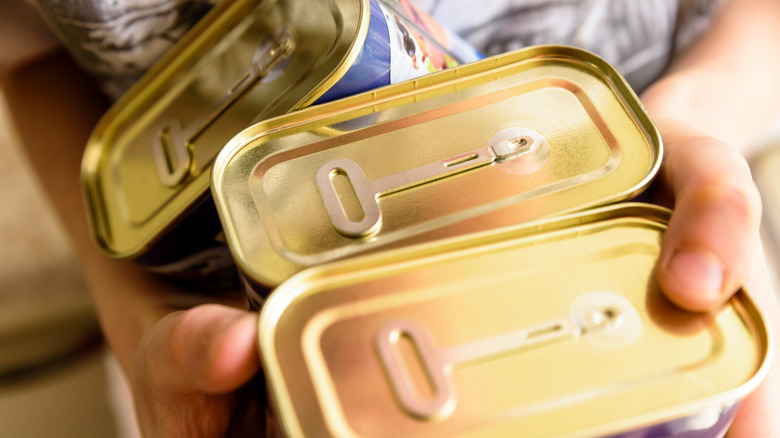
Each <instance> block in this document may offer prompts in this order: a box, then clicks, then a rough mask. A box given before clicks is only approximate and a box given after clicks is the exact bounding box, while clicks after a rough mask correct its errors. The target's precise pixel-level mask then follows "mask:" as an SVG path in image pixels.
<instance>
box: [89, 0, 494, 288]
mask: <svg viewBox="0 0 780 438" xmlns="http://www.w3.org/2000/svg"><path fill="white" fill-rule="evenodd" d="M432 35H433V36H432ZM478 58H479V54H478V53H477V52H476V51H474V50H473V49H472V48H471V47H470V46H468V45H467V44H466V43H465V42H463V40H460V39H459V38H457V37H456V36H455V35H454V34H452V33H450V32H448V31H446V30H445V29H443V28H441V27H440V26H438V25H437V24H436V23H434V22H432V21H431V20H430V19H429V18H428V17H427V16H425V15H424V13H422V12H420V11H418V10H416V9H415V8H414V6H413V5H412V4H411V3H410V2H409V1H408V0H339V1H333V0H318V1H305V0H224V1H220V2H219V3H218V4H217V6H215V7H214V9H213V10H212V11H211V12H209V13H208V14H207V15H206V16H205V17H204V18H203V19H202V20H201V21H200V22H199V23H198V24H197V25H196V26H195V27H194V28H193V29H192V30H191V31H190V32H188V33H187V34H186V35H185V37H184V38H183V39H182V40H181V41H180V42H179V43H178V44H177V45H176V46H174V47H173V49H172V50H171V51H170V52H169V53H167V54H166V55H165V56H164V57H163V58H162V59H161V60H160V61H159V62H158V63H157V64H155V66H154V67H153V68H152V69H151V70H150V71H149V72H148V73H147V74H146V75H144V77H143V78H142V79H141V80H140V81H139V82H138V83H137V84H135V85H134V86H133V88H132V89H131V90H130V91H128V92H127V93H126V94H125V95H124V96H123V97H122V98H121V99H120V100H119V101H118V102H117V103H116V104H115V105H114V106H113V107H112V108H111V109H110V110H109V111H108V113H107V114H106V115H105V116H104V117H103V119H102V120H101V121H100V123H99V125H98V126H97V127H96V129H95V131H94V133H93V135H92V138H91V139H90V142H89V145H88V146H87V150H86V152H85V155H84V161H83V169H82V178H83V185H84V192H85V197H86V202H87V207H88V210H89V216H90V219H91V225H92V230H93V235H94V238H95V240H96V242H97V244H98V246H99V247H100V248H101V249H102V250H103V252H105V253H106V254H107V255H109V256H111V257H116V258H130V259H133V260H134V261H136V262H138V263H140V264H141V265H144V266H146V267H148V268H149V269H151V270H153V271H155V272H158V273H161V274H164V275H167V276H170V277H172V278H175V279H177V280H179V281H182V282H184V283H186V284H188V285H190V286H193V287H197V288H201V289H203V288H205V289H212V290H220V289H224V288H229V287H235V286H237V284H238V282H237V276H236V275H235V268H234V265H233V263H232V261H231V259H230V253H229V251H228V249H227V247H226V246H225V245H224V239H223V238H222V236H221V228H220V224H219V219H218V217H217V213H216V210H215V209H214V204H213V202H212V200H211V198H210V193H209V178H210V174H211V166H212V164H213V162H214V158H215V157H216V156H217V154H218V153H219V151H220V150H221V149H222V147H223V146H224V145H225V144H226V143H227V142H228V140H230V139H231V138H232V137H233V136H234V135H236V134H237V133H238V132H240V131H241V130H243V129H244V128H246V127H248V126H250V125H252V124H253V123H256V122H260V121H262V120H266V119H268V118H270V117H273V116H277V115H280V114H284V113H287V112H290V111H293V110H296V109H299V108H303V107H306V106H308V105H311V104H314V103H321V102H324V101H328V100H334V99H338V98H341V97H343V96H346V95H349V94H354V93H358V92H361V91H366V90H369V89H372V88H375V87H379V86H383V85H388V84H390V83H395V82H399V81H403V80H406V79H410V78H413V77H417V76H421V75H423V74H427V73H429V72H431V71H436V70H441V69H444V68H449V67H452V66H455V65H457V64H459V63H462V62H468V61H473V60H476V59H478Z"/></svg>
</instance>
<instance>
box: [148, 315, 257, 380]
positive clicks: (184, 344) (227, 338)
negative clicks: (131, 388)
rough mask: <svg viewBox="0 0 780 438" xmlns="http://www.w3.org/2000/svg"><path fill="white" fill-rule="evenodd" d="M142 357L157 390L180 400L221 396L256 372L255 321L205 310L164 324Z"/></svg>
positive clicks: (173, 317)
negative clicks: (201, 395) (200, 395)
mask: <svg viewBox="0 0 780 438" xmlns="http://www.w3.org/2000/svg"><path fill="white" fill-rule="evenodd" d="M142 357H145V360H146V362H147V367H148V369H149V376H150V378H151V379H153V380H154V383H155V385H156V386H158V387H161V388H163V389H164V390H167V391H171V392H177V393H180V394H187V393H195V392H202V393H206V394H224V393H227V392H230V391H233V390H235V389H237V388H239V387H240V386H241V385H243V384H244V383H246V382H247V381H249V379H250V378H251V377H252V376H253V375H254V374H255V373H257V371H258V370H259V368H260V362H259V355H258V349H257V315H256V314H254V313H249V312H246V311H243V310H240V309H236V308H233V307H227V306H222V305H218V304H205V305H201V306H198V307H194V308H192V309H189V310H187V311H182V312H175V313H172V314H170V315H168V316H166V317H165V318H163V319H162V320H161V321H160V322H159V323H158V324H157V325H156V326H155V328H154V331H153V332H152V334H151V335H150V337H149V341H148V343H147V351H146V354H144V355H143V356H142Z"/></svg>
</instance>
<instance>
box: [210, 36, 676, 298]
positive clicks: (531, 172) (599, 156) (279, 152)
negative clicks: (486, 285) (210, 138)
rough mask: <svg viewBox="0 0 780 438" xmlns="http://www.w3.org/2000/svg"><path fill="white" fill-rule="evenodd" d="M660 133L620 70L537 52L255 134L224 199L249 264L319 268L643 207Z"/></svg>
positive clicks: (232, 146)
mask: <svg viewBox="0 0 780 438" xmlns="http://www.w3.org/2000/svg"><path fill="white" fill-rule="evenodd" d="M661 154H662V151H661V140H660V136H659V134H658V132H657V130H656V128H655V126H654V125H653V123H652V122H651V120H650V118H649V117H648V115H647V113H646V112H645V110H644V108H643V107H642V105H641V104H640V103H639V100H638V98H637V97H636V95H635V94H634V93H633V92H632V91H631V89H630V88H629V87H628V85H627V84H626V82H625V81H624V80H623V78H622V77H621V76H620V75H619V73H618V72H617V71H616V70H615V69H614V68H613V67H611V66H610V65H608V64H607V63H606V62H605V61H603V60H602V59H601V58H599V57H597V56H595V55H593V54H591V53H589V52H586V51H583V50H580V49H575V48H572V47H563V46H537V47H532V48H527V49H523V50H520V51H516V52H512V53H507V54H504V55H499V56H497V57H494V58H490V59H486V60H483V61H479V62H475V63H471V64H467V65H463V66H459V67H456V68H453V69H449V70H444V71H442V72H438V73H434V74H431V75H429V76H426V77H423V78H420V79H417V80H415V81H411V82H405V83H400V84H396V85H393V86H390V87H385V88H382V89H379V90H377V91H375V92H372V93H366V94H363V95H359V96H353V97H351V98H347V99H344V100H341V101H337V102H332V103H330V104H326V105H321V106H318V107H313V108H308V109H304V110H302V111H298V112H296V113H292V114H288V115H285V116H282V117H279V118H276V119H273V120H269V121H266V122H262V123H259V124H256V125H254V126H252V127H250V128H248V129H247V130H245V131H243V132H242V133H241V134H239V135H238V136H236V137H235V138H234V139H233V140H231V143H229V144H228V145H227V146H226V147H225V149H224V150H223V151H222V153H221V154H220V156H219V157H218V158H217V161H216V162H215V166H214V174H213V175H214V176H213V183H212V193H213V194H214V198H215V201H216V203H217V208H218V210H219V212H220V216H221V219H222V223H223V226H224V228H225V230H226V235H227V240H228V244H229V245H230V246H231V249H232V251H233V253H234V257H235V258H236V260H237V263H238V264H239V266H240V267H241V268H242V269H243V271H244V273H245V274H247V275H248V276H249V277H250V278H251V279H252V280H253V281H255V282H257V283H260V284H264V285H266V286H276V285H278V284H280V283H281V282H282V281H284V280H285V279H286V278H288V277H289V276H291V275H292V274H294V273H295V272H298V271H300V270H301V269H304V268H306V267H308V266H314V265H318V264H322V263H326V262H330V261H333V260H336V259H340V258H343V257H347V256H352V255H356V254H359V253H365V252H370V251H376V250H380V249H388V248H393V247H399V246H403V245H407V244H409V243H413V242H420V241H429V240H434V239H439V238H442V237H447V236H452V235H456V234H461V233H464V232H473V231H480V230H485V229H489V228H496V227H501V226H507V225H512V224H515V223H518V222H524V221H529V220H532V219H535V218H539V217H547V216H552V215H557V214H562V213H565V212H570V211H576V210H581V209H585V208H590V207H593V206H597V205H602V204H607V203H611V202H616V201H620V200H624V199H627V198H630V197H632V196H634V195H636V194H637V193H639V192H641V191H642V190H643V189H644V188H645V187H646V186H647V185H648V184H649V182H650V181H651V179H652V177H653V176H654V175H655V173H656V171H657V169H658V167H659V165H660V159H661Z"/></svg>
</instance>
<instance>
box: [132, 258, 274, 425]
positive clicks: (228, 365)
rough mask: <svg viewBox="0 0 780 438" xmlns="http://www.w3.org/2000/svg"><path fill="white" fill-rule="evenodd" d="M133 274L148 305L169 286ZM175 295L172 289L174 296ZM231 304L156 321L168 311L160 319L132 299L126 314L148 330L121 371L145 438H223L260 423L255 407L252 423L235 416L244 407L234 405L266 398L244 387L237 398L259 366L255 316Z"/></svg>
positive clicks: (207, 306)
mask: <svg viewBox="0 0 780 438" xmlns="http://www.w3.org/2000/svg"><path fill="white" fill-rule="evenodd" d="M127 269H130V270H133V269H134V268H133V267H127ZM136 275H137V277H138V278H144V279H145V280H144V281H145V282H148V283H149V284H150V287H151V291H153V293H154V294H155V295H157V296H156V297H154V301H157V300H159V299H160V298H163V297H165V294H166V293H170V292H171V289H172V288H173V287H172V286H170V285H166V284H164V281H161V280H159V279H156V278H151V276H149V275H148V274H146V273H143V272H137V273H136ZM174 289H175V288H174ZM181 293H183V294H193V292H192V291H186V290H184V291H181ZM181 293H179V291H174V295H175V297H176V298H178V297H182V296H183V295H182V294H181ZM150 298H151V295H150ZM209 299H213V298H212V297H209ZM223 301H226V300H224V299H223ZM238 303H239V300H235V302H233V303H230V302H228V301H226V304H213V303H209V304H200V305H197V306H195V307H191V308H189V309H187V310H176V311H172V312H170V313H167V314H165V315H164V316H162V317H160V315H161V314H162V313H164V312H167V311H169V310H172V309H171V308H166V307H163V308H162V309H160V310H162V313H160V312H158V311H156V310H155V309H154V307H149V306H148V304H149V302H148V301H141V300H139V301H138V308H137V309H133V310H132V311H133V313H135V314H136V318H138V317H141V318H140V319H142V320H146V321H148V324H149V325H148V327H147V328H146V329H145V330H144V335H143V336H142V338H141V339H140V342H139V344H138V345H137V348H136V349H135V351H134V355H133V357H132V358H126V362H128V363H127V364H126V365H125V371H126V374H127V377H128V380H129V383H130V385H131V388H132V392H133V394H134V402H135V407H136V415H137V420H138V425H139V428H140V430H141V431H142V432H143V434H144V436H160V437H169V436H170V437H173V436H187V437H222V436H226V435H227V434H228V431H230V430H231V428H235V427H236V426H237V425H239V424H242V423H243V422H245V421H248V420H251V421H257V422H260V423H262V422H263V421H264V419H265V417H264V415H265V412H264V411H263V409H262V408H261V409H259V410H256V411H255V412H251V414H252V415H255V416H257V417H256V418H248V419H247V418H236V417H237V416H239V417H240V416H244V415H245V414H241V413H239V414H236V409H244V408H245V406H238V405H239V404H244V403H249V402H257V403H261V404H262V403H263V402H264V401H265V394H262V393H253V391H252V389H251V388H250V390H249V394H248V396H249V397H248V398H244V399H238V398H237V390H238V389H239V388H241V387H242V386H243V385H245V384H247V382H250V381H251V379H252V377H253V376H255V375H256V374H257V372H258V370H259V367H260V364H259V354H258V350H257V314H256V313H253V312H248V311H246V310H242V309H241V308H238V307H233V305H235V304H238ZM185 305H187V304H185ZM128 310H130V309H128ZM144 316H145V317H144ZM157 318H159V319H157ZM261 389H262V388H261ZM252 397H254V400H252Z"/></svg>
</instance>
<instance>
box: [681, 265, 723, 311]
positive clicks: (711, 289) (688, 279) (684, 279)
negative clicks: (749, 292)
mask: <svg viewBox="0 0 780 438" xmlns="http://www.w3.org/2000/svg"><path fill="white" fill-rule="evenodd" d="M669 271H670V273H671V274H672V275H674V277H675V278H676V280H677V283H678V284H679V285H680V287H681V288H682V290H681V291H679V292H682V293H684V294H685V295H687V298H688V301H690V302H692V303H699V304H700V305H701V306H703V307H707V306H709V305H711V304H712V303H715V302H717V301H719V300H720V295H721V294H720V290H721V288H722V287H723V269H722V268H721V266H720V265H719V264H718V263H717V262H716V261H715V260H714V259H713V258H711V257H708V256H705V255H704V254H701V253H699V252H694V251H678V252H676V253H675V254H674V256H672V260H671V261H670V262H669Z"/></svg>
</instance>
